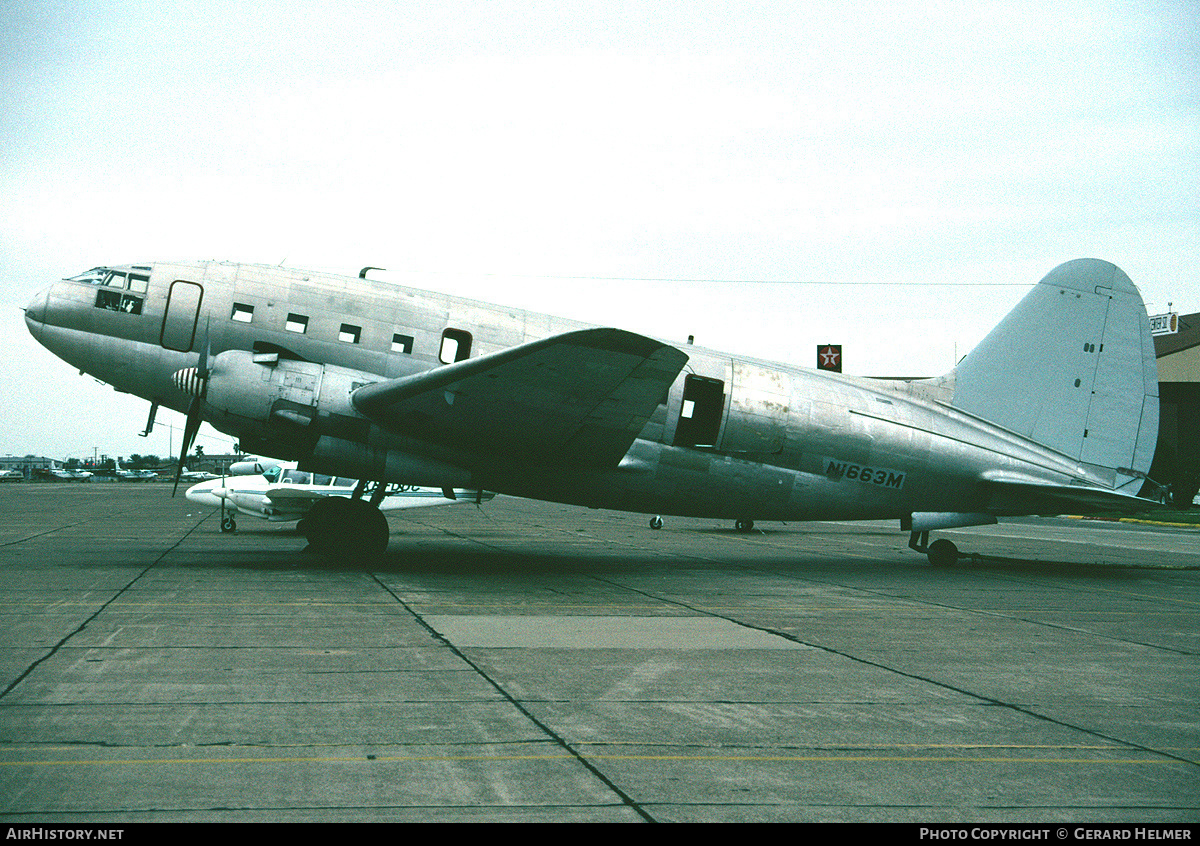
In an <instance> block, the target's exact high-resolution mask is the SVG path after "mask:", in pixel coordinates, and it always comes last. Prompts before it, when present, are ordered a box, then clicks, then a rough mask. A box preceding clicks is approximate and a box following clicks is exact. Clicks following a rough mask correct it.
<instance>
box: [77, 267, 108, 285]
mask: <svg viewBox="0 0 1200 846" xmlns="http://www.w3.org/2000/svg"><path fill="white" fill-rule="evenodd" d="M108 274H109V269H108V268H107V267H93V268H92V269H91V270H85V271H84V272H83V273H81V274H79V275H78V276H70V277H68V278H67V280H66V281H68V282H86V283H87V284H88V285H103V284H104V280H105V279H106V278H107V277H108Z"/></svg>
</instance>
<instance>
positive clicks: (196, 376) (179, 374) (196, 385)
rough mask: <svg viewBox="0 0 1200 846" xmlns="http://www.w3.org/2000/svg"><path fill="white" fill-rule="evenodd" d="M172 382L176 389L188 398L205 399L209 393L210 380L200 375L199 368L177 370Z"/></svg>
mask: <svg viewBox="0 0 1200 846" xmlns="http://www.w3.org/2000/svg"><path fill="white" fill-rule="evenodd" d="M171 381H172V382H174V383H175V387H177V388H179V390H181V391H183V392H184V393H185V394H187V395H188V396H193V397H203V396H204V395H205V393H207V391H208V379H207V377H205V376H201V375H200V369H199V368H197V367H185V368H183V369H182V370H176V371H175V375H174V376H172V377H171Z"/></svg>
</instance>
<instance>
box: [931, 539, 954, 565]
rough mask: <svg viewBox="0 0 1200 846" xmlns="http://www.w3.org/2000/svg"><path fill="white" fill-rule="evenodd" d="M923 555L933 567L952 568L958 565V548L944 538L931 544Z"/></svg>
mask: <svg viewBox="0 0 1200 846" xmlns="http://www.w3.org/2000/svg"><path fill="white" fill-rule="evenodd" d="M925 554H926V555H928V556H929V563H930V564H932V565H933V566H934V567H953V566H954V565H955V564H957V563H958V547H957V546H955V545H954V544H953V543H951V542H950V541H948V540H946V539H945V538H941V539H939V540H935V541H934V542H933V543H931V544H930V545H929V549H928V550H926V552H925Z"/></svg>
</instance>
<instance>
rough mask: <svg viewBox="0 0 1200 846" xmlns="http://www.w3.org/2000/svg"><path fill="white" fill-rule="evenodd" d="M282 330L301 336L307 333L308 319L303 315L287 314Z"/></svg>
mask: <svg viewBox="0 0 1200 846" xmlns="http://www.w3.org/2000/svg"><path fill="white" fill-rule="evenodd" d="M283 328H284V329H286V330H288V331H289V332H299V333H300V334H301V335H303V334H304V333H305V332H307V331H308V317H307V316H305V315H303V314H289V315H288V316H287V323H285V324H283Z"/></svg>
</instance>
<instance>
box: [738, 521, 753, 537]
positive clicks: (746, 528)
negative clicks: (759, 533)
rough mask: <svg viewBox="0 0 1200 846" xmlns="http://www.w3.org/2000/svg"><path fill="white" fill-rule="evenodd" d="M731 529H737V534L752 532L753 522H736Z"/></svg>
mask: <svg viewBox="0 0 1200 846" xmlns="http://www.w3.org/2000/svg"><path fill="white" fill-rule="evenodd" d="M733 527H734V528H735V529H737V530H738V531H739V532H741V533H742V534H746V533H748V532H752V531H754V521H753V520H737V521H735V522H734V524H733Z"/></svg>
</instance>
